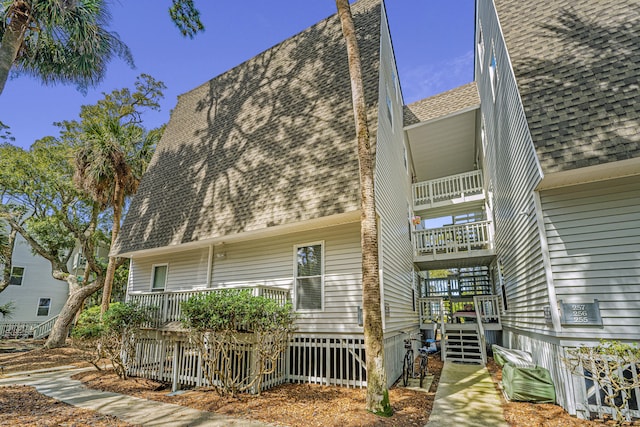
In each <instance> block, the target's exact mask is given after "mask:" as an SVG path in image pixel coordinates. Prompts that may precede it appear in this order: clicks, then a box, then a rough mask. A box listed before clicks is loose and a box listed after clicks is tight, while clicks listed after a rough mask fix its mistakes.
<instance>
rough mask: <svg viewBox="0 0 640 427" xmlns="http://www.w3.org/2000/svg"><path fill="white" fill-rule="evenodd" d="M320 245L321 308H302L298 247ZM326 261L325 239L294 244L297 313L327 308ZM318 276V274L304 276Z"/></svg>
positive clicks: (317, 311)
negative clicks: (325, 301)
mask: <svg viewBox="0 0 640 427" xmlns="http://www.w3.org/2000/svg"><path fill="white" fill-rule="evenodd" d="M316 245H320V257H321V258H322V259H321V260H320V308H302V309H299V308H297V307H298V249H299V248H301V247H305V246H316ZM324 263H325V241H324V240H316V241H313V242H306V243H296V244H294V245H293V309H294V311H295V312H297V313H319V312H323V311H324V310H325V304H324V276H325V270H324ZM303 277H316V276H303Z"/></svg>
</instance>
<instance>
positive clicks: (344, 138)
mask: <svg viewBox="0 0 640 427" xmlns="http://www.w3.org/2000/svg"><path fill="white" fill-rule="evenodd" d="M358 4H360V5H361V6H360V11H359V12H360V13H358V9H356V10H354V15H355V16H354V18H355V19H356V24H357V25H358V28H359V29H364V31H362V32H361V33H359V36H360V37H359V43H360V49H361V56H362V58H363V75H364V78H365V91H366V93H367V96H368V98H367V103H368V107H369V111H370V120H371V122H370V129H371V130H372V138H374V139H375V128H376V127H377V102H378V67H379V43H380V39H379V28H380V13H381V11H380V4H379V2H377V1H372V2H360V3H358ZM363 8H364V10H362V9H363ZM354 9H355V8H354ZM356 149H357V147H356V140H355V127H354V124H353V113H352V104H351V91H350V79H349V73H348V63H347V55H346V48H345V47H344V41H343V36H342V32H341V29H340V24H339V21H338V19H337V17H336V16H333V17H331V18H328V19H327V20H325V21H322V22H320V23H319V24H316V25H314V26H313V27H311V28H309V29H307V30H305V31H303V32H302V33H300V34H298V35H297V36H294V37H293V38H291V39H288V40H286V41H284V42H282V43H280V44H279V45H277V46H275V47H273V48H271V49H269V50H267V51H265V52H263V53H262V54H260V55H257V56H256V57H254V58H252V59H250V60H248V61H246V62H245V63H243V64H241V65H239V66H237V67H235V68H233V69H232V70H230V71H228V72H226V73H224V74H222V75H220V76H218V77H216V78H214V79H212V80H210V81H209V82H207V83H205V84H203V85H202V86H200V87H198V88H196V89H194V90H192V91H190V92H188V93H186V94H184V95H182V96H181V97H180V99H179V102H178V105H177V107H176V109H175V110H174V111H173V113H172V116H171V120H170V122H169V125H168V126H167V129H166V131H165V134H164V136H163V139H162V141H161V143H160V144H159V147H158V150H157V152H156V155H155V156H154V159H153V160H152V162H151V165H150V166H149V169H148V171H147V172H146V174H145V176H144V178H143V181H142V183H141V186H140V189H139V191H138V194H137V195H136V196H135V197H134V200H133V202H132V205H131V208H130V209H129V212H128V214H127V217H126V219H125V223H124V226H123V232H122V233H121V238H120V241H119V243H120V248H119V251H120V252H131V251H136V250H141V249H149V248H157V247H163V246H171V245H179V244H182V243H187V242H195V241H199V240H204V239H212V238H219V237H221V236H226V235H231V234H236V233H242V232H247V231H254V230H260V229H264V228H267V227H273V226H278V225H283V224H287V223H294V222H299V221H305V220H309V219H314V218H319V217H323V216H329V215H334V214H340V213H344V212H350V211H355V210H357V209H358V208H359V184H358V182H359V181H358V160H357V151H356Z"/></svg>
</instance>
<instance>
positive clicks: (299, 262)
mask: <svg viewBox="0 0 640 427" xmlns="http://www.w3.org/2000/svg"><path fill="white" fill-rule="evenodd" d="M295 257H296V266H295V271H294V273H295V280H294V281H295V298H296V310H322V287H323V273H324V271H323V264H322V263H323V259H322V258H323V253H322V243H315V244H310V245H304V246H302V245H301V246H296V253H295Z"/></svg>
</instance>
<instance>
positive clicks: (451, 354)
mask: <svg viewBox="0 0 640 427" xmlns="http://www.w3.org/2000/svg"><path fill="white" fill-rule="evenodd" d="M469 326H471V328H470V327H469ZM444 341H445V345H444V347H443V348H444V352H445V353H444V359H445V360H448V361H451V362H459V363H475V364H479V365H484V364H486V357H487V356H486V349H485V346H484V342H483V339H482V337H481V335H480V332H479V331H478V328H477V327H475V325H473V324H460V325H456V324H448V325H447V327H446V334H445V337H444Z"/></svg>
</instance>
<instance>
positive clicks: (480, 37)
mask: <svg viewBox="0 0 640 427" xmlns="http://www.w3.org/2000/svg"><path fill="white" fill-rule="evenodd" d="M478 28H479V30H478V64H480V72H482V64H483V62H484V34H482V24H480V25H479V27H478Z"/></svg>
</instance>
